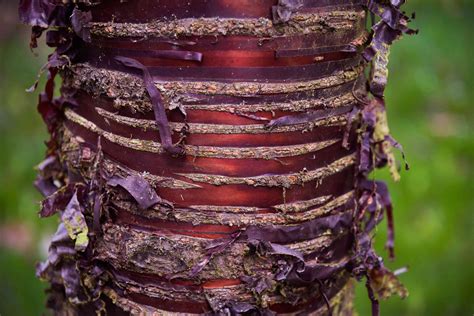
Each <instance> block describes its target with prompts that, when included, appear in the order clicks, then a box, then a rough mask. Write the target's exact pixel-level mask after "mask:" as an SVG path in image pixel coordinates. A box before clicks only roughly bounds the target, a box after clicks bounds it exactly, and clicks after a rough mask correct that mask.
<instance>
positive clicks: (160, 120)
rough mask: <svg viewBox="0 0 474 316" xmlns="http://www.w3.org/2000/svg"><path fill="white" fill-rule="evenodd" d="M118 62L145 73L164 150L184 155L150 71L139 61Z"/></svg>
mask: <svg viewBox="0 0 474 316" xmlns="http://www.w3.org/2000/svg"><path fill="white" fill-rule="evenodd" d="M115 59H116V60H117V61H118V62H120V63H122V64H123V65H125V66H127V67H130V68H135V69H138V70H141V71H142V72H143V81H144V82H145V86H146V90H147V91H148V94H149V96H150V98H151V102H152V104H153V111H154V113H155V120H156V124H157V126H158V130H159V132H160V139H161V142H162V145H163V148H164V150H165V151H166V152H168V153H170V154H172V155H182V154H183V150H182V149H181V148H179V147H178V146H175V145H173V142H172V140H171V130H170V127H169V122H168V118H167V116H166V112H165V108H164V106H163V99H162V98H161V93H160V91H159V90H158V89H157V88H156V86H155V84H154V82H153V79H152V77H151V75H150V73H149V72H148V69H147V68H146V67H145V66H143V65H142V64H141V63H139V62H138V61H136V60H134V59H131V58H126V57H116V58H115Z"/></svg>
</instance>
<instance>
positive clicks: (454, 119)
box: [0, 0, 474, 316]
mask: <svg viewBox="0 0 474 316" xmlns="http://www.w3.org/2000/svg"><path fill="white" fill-rule="evenodd" d="M0 4H1V7H2V11H1V12H0V23H1V27H0V41H1V42H0V134H1V136H0V148H1V149H0V150H1V151H0V280H1V283H0V314H1V315H2V316H10V315H26V316H29V315H40V314H42V313H43V311H44V308H43V305H44V299H45V297H44V294H43V289H44V288H45V285H43V284H42V283H41V282H40V281H38V280H37V279H36V278H35V276H34V265H35V263H36V262H37V261H38V260H39V259H40V258H41V257H42V256H44V253H45V250H46V247H47V237H48V235H49V234H50V233H52V232H53V231H54V228H55V226H56V224H57V221H56V219H55V218H52V219H48V220H44V219H43V220H40V219H39V218H38V216H37V211H38V203H37V202H38V201H39V200H40V196H39V194H37V193H36V191H35V189H34V188H33V186H32V182H33V180H34V177H35V172H34V170H33V166H34V165H35V164H37V163H38V162H40V161H41V160H42V158H43V155H44V150H45V146H44V145H43V141H44V140H46V139H47V135H46V129H45V127H44V126H43V124H42V122H41V119H40V117H39V115H38V114H37V113H36V108H35V107H36V100H37V95H36V94H34V95H32V94H27V93H25V92H24V90H25V88H27V87H28V85H29V84H31V83H33V82H34V79H35V76H36V74H37V71H38V69H39V68H40V66H41V63H42V62H43V61H45V55H46V54H47V50H46V49H44V48H40V49H39V50H38V51H37V54H38V55H39V56H38V57H34V56H33V55H32V54H31V52H30V51H29V48H28V42H29V34H28V33H27V30H26V28H25V27H21V26H18V25H16V7H15V6H16V4H15V3H14V1H11V2H10V1H9V2H8V3H6V1H1V0H0ZM405 9H406V10H407V11H408V12H411V11H416V13H417V19H416V21H415V26H416V27H418V28H420V29H421V32H420V34H419V35H418V36H415V37H405V38H404V39H403V40H402V41H400V42H397V43H395V44H394V45H393V50H392V54H391V62H390V76H389V83H388V87H387V91H386V94H387V108H388V115H389V120H390V125H391V129H392V134H393V135H394V136H395V137H396V138H397V139H398V140H399V141H400V142H401V143H402V144H403V145H404V147H405V152H406V153H407V155H408V159H409V162H410V165H411V171H409V172H403V173H402V179H401V182H400V183H397V184H394V183H393V182H391V180H389V176H388V175H387V172H386V171H384V172H379V173H378V174H377V175H375V176H376V177H381V178H385V179H387V181H388V182H389V186H390V189H391V193H392V196H393V200H394V206H395V222H396V252H397V258H396V260H395V262H393V263H390V262H387V264H388V266H390V267H391V268H393V269H396V268H399V267H402V266H408V267H409V272H408V273H406V274H404V275H402V276H401V279H402V281H403V282H404V283H405V285H406V286H407V288H408V289H409V291H410V296H409V297H408V298H407V299H406V300H404V301H402V300H400V299H397V298H392V299H391V300H389V301H387V302H383V303H382V315H389V316H390V315H407V316H419V315H430V316H431V315H472V314H473V313H474V300H473V299H472V295H473V293H474V268H473V262H474V246H473V245H474V233H473V232H474V229H473V227H474V212H473V211H474V184H473V181H472V178H473V177H474V174H473V164H474V138H473V136H474V135H473V134H472V125H473V120H472V119H473V117H472V113H473V111H472V105H471V104H470V103H471V100H474V89H472V87H474V78H473V77H474V67H473V66H474V61H473V58H472V51H473V48H474V42H473V41H472V34H471V31H472V30H474V1H468V0H465V1H455V0H418V1H416V0H412V1H409V3H408V4H407V5H406V6H405ZM41 86H42V84H41V83H40V87H41ZM384 241H385V229H384V227H383V225H381V226H380V228H379V231H378V232H377V249H378V251H379V253H380V254H383V255H384V257H386V253H385V251H384V249H383V244H384ZM15 249H16V250H15ZM356 307H357V309H358V311H359V314H360V315H361V316H366V315H370V312H369V308H370V306H369V303H368V300H367V296H366V294H365V289H364V288H363V286H359V287H358V291H357V300H356Z"/></svg>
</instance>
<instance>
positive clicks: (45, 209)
mask: <svg viewBox="0 0 474 316" xmlns="http://www.w3.org/2000/svg"><path fill="white" fill-rule="evenodd" d="M403 2H404V1H391V2H388V1H382V0H380V1H376V0H370V1H362V0H334V1H325V0H279V1H275V0H252V1H247V0H241V1H234V0H232V1H230V0H191V1H170V0H162V1H152V0H135V1H128V2H122V1H112V0H102V1H73V2H70V3H68V2H67V1H52V0H51V1H48V0H22V1H21V3H20V18H21V20H22V21H23V22H25V23H28V24H30V25H32V26H33V32H32V42H31V45H32V46H33V47H34V46H36V39H37V38H38V37H39V36H41V33H42V32H43V31H46V30H47V33H46V41H47V43H48V45H49V46H52V47H55V48H56V49H55V51H54V52H53V53H52V54H51V55H50V56H49V60H48V63H47V64H46V65H45V67H44V68H43V70H47V71H48V81H47V84H46V88H45V91H44V92H43V93H42V94H41V95H40V102H39V106H38V109H39V112H40V113H41V114H42V115H43V118H44V119H45V122H46V123H47V126H48V129H49V131H50V133H51V140H50V141H49V142H48V153H47V159H46V160H45V161H44V162H43V163H42V164H40V166H39V168H38V169H39V177H38V180H37V182H36V185H37V187H38V188H39V189H40V190H41V192H42V193H43V194H44V195H45V200H44V201H43V203H42V209H41V212H40V214H41V216H51V215H53V214H56V213H57V214H58V215H59V217H60V219H61V224H60V225H59V227H58V231H57V233H56V234H55V236H54V237H53V240H52V242H51V247H50V254H49V258H48V259H47V261H46V262H44V263H42V264H40V265H39V266H38V272H37V273H38V275H39V276H40V277H41V278H44V279H45V280H47V281H48V282H50V284H51V288H50V290H49V294H48V295H49V299H48V306H49V307H50V308H51V309H52V310H53V311H54V312H55V314H57V315H69V314H71V315H75V314H78V315H88V314H94V313H108V314H111V315H122V314H133V315H161V314H168V313H169V314H173V313H177V314H180V313H181V314H216V315H240V314H245V315H252V314H256V315H257V314H263V315H271V314H295V315H296V314H298V315H300V314H301V315H307V314H311V315H328V314H332V315H351V314H352V296H353V288H352V286H353V282H352V279H354V278H356V279H361V278H363V277H365V278H366V280H367V281H366V282H367V283H366V284H367V289H368V293H369V297H370V299H371V300H372V303H373V313H374V314H377V313H378V300H379V299H380V298H386V297H388V296H390V295H391V294H393V293H397V294H399V295H401V296H405V295H406V290H405V289H404V288H403V286H402V285H401V284H400V283H399V282H398V280H397V279H396V277H395V276H394V275H393V274H392V273H391V272H389V271H388V270H387V269H385V268H384V266H383V264H382V262H381V260H380V258H379V257H378V256H377V255H375V253H374V251H373V250H372V247H371V236H372V234H371V231H372V229H373V228H374V226H375V225H376V224H377V223H378V222H380V221H381V219H382V217H383V214H384V211H386V213H387V217H388V223H389V236H388V237H389V238H388V244H387V246H388V248H389V250H390V254H391V255H393V222H392V209H391V202H390V199H389V196H388V192H387V190H386V187H385V185H384V184H383V183H381V182H376V181H370V180H368V179H367V174H368V173H369V172H370V171H371V170H372V169H373V168H375V167H381V166H384V165H386V164H388V165H389V166H390V168H391V170H392V173H393V175H394V177H397V175H398V174H397V168H396V165H395V161H394V158H393V154H392V152H391V148H392V147H393V146H395V147H399V145H398V143H396V142H395V141H394V140H393V139H392V138H391V137H390V135H389V132H388V128H387V125H386V118H385V110H384V101H383V90H384V87H385V83H386V66H387V56H388V50H389V45H390V44H391V43H392V42H393V41H394V40H395V39H397V38H398V37H400V36H401V35H402V34H403V33H412V32H413V31H412V30H410V29H408V28H407V26H406V25H407V22H408V21H409V19H408V17H406V16H405V15H404V14H402V13H401V12H400V11H399V7H400V5H401V4H402V3H403ZM369 14H372V15H376V16H378V17H379V18H378V22H377V23H376V24H375V25H373V27H372V28H371V29H370V28H368V27H367V16H368V15H369ZM369 65H371V72H370V74H369V75H366V74H365V73H364V69H365V68H366V67H367V66H369ZM58 72H59V73H60V74H61V77H62V87H61V96H59V97H58V98H54V97H53V91H54V78H55V76H56V74H57V73H58Z"/></svg>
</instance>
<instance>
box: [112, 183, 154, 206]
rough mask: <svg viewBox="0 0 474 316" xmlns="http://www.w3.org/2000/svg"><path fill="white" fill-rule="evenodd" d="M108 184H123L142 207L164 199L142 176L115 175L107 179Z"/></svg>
mask: <svg viewBox="0 0 474 316" xmlns="http://www.w3.org/2000/svg"><path fill="white" fill-rule="evenodd" d="M107 184H108V185H111V186H117V185H118V186H121V187H122V188H124V189H125V190H127V192H129V193H130V194H131V195H132V196H133V198H134V199H135V201H137V203H138V205H140V207H141V208H142V209H144V210H145V209H147V208H150V207H152V206H153V205H156V204H158V203H163V200H162V199H161V198H160V197H159V196H158V195H157V194H156V192H155V190H153V188H152V187H151V186H150V184H149V183H148V182H147V181H146V180H145V179H144V178H143V177H140V176H128V177H126V178H119V177H113V178H111V179H109V181H107Z"/></svg>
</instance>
